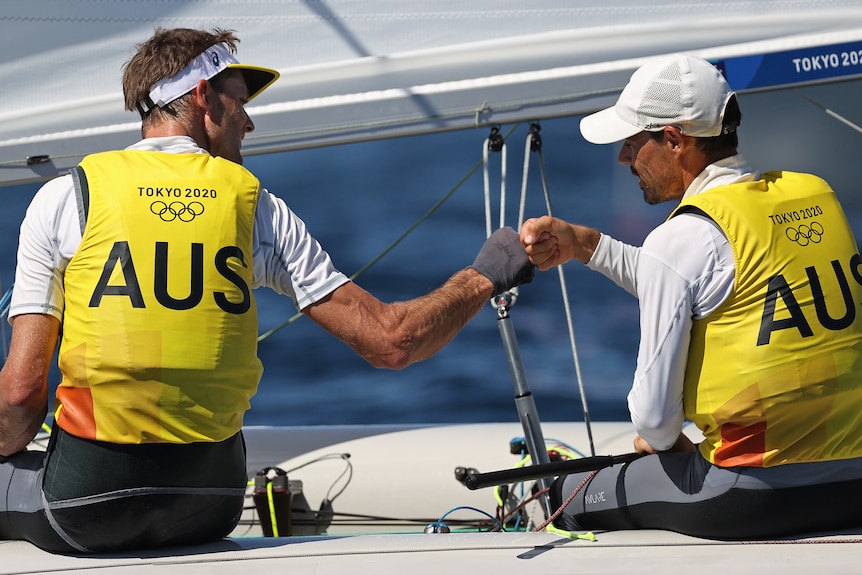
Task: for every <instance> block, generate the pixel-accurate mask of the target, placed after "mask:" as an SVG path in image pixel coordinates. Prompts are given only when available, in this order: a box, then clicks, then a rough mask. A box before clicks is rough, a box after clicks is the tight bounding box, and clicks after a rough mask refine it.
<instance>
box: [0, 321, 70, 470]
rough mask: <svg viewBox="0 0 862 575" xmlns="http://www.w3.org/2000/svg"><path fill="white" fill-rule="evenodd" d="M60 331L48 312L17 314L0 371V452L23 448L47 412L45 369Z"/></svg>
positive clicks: (47, 368)
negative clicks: (5, 358)
mask: <svg viewBox="0 0 862 575" xmlns="http://www.w3.org/2000/svg"><path fill="white" fill-rule="evenodd" d="M59 333H60V322H59V320H57V318H55V317H52V316H49V315H41V314H26V315H20V316H17V317H16V318H15V319H14V320H13V325H12V342H11V344H10V346H9V358H8V359H7V360H6V363H5V364H4V365H3V369H2V371H0V456H4V457H7V456H10V455H12V454H14V453H17V452H18V451H21V450H22V449H24V448H26V447H27V445H28V444H29V443H30V441H32V440H33V438H34V437H35V436H36V433H37V432H38V431H39V429H40V427H41V426H42V423H43V422H44V421H45V416H46V415H47V413H48V371H49V369H50V367H51V362H52V360H53V357H54V349H55V348H56V345H57V338H58V337H59Z"/></svg>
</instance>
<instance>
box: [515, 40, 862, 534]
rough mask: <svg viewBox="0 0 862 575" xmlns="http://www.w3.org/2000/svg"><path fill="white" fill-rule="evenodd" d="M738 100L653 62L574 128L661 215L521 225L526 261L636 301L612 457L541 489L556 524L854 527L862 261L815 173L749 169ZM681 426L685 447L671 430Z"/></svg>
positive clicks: (859, 463) (861, 422) (700, 63)
mask: <svg viewBox="0 0 862 575" xmlns="http://www.w3.org/2000/svg"><path fill="white" fill-rule="evenodd" d="M740 120H741V114H740V112H739V107H738V104H737V97H736V95H735V94H734V93H733V92H732V91H731V89H730V87H729V86H728V84H727V82H726V81H725V80H724V78H723V76H722V75H721V73H720V72H719V71H718V70H717V69H716V68H715V67H714V66H713V65H712V64H710V63H709V62H707V61H705V60H702V59H700V58H694V57H690V56H685V55H671V56H666V57H661V58H656V59H654V60H652V61H650V62H648V63H647V64H645V65H644V66H642V67H641V68H640V69H638V70H637V71H636V72H635V73H634V74H633V75H632V77H631V79H630V81H629V83H628V84H627V85H626V87H625V88H624V90H623V91H622V93H621V94H620V97H619V99H618V101H617V103H616V105H615V106H613V107H611V108H608V109H606V110H602V111H600V112H597V113H595V114H593V115H590V116H587V117H585V118H584V119H583V120H582V121H581V133H582V134H583V135H584V137H585V138H586V139H587V140H588V141H590V142H593V143H597V144H607V143H612V142H618V141H622V142H623V144H622V149H621V151H620V155H619V161H620V162H621V163H622V164H624V165H627V166H629V167H630V168H631V172H632V174H633V175H634V176H635V177H637V179H638V183H639V185H640V188H641V190H643V194H644V199H645V200H646V201H647V202H648V203H650V204H657V203H659V202H664V201H669V200H676V201H679V202H680V203H679V206H678V207H677V208H676V209H675V210H674V212H673V213H672V214H671V216H670V217H669V218H668V219H667V221H666V222H664V223H663V224H661V225H660V226H658V227H657V228H656V229H655V230H653V231H652V232H651V233H650V234H649V235H648V236H647V238H646V239H645V241H644V243H643V246H642V247H640V248H638V247H635V246H630V245H626V244H623V243H622V242H619V241H618V240H615V239H613V238H611V237H609V236H607V235H604V234H601V233H599V232H598V231H596V230H594V229H591V228H588V227H585V226H580V225H576V224H570V223H567V222H564V221H562V220H559V219H555V218H551V217H542V218H538V219H533V220H529V221H527V222H525V224H524V226H523V228H522V231H521V240H522V243H523V244H524V245H525V246H526V249H527V252H528V253H529V254H530V257H531V261H532V262H533V263H535V264H536V265H537V266H538V267H539V269H541V270H546V269H549V268H551V267H553V266H557V265H560V264H563V263H565V262H566V261H569V260H571V259H577V260H579V261H581V262H584V263H586V264H587V266H588V267H590V268H592V269H594V270H597V271H599V272H601V273H602V274H604V275H606V276H607V277H608V278H610V279H611V280H613V281H614V282H615V283H617V285H619V286H620V287H622V288H624V289H625V290H627V291H628V292H629V293H631V294H633V295H635V296H636V297H638V300H639V304H640V324H641V341H640V348H639V351H638V360H637V369H636V371H635V375H634V381H633V384H632V388H631V391H630V392H629V395H628V405H629V411H630V414H631V418H632V422H633V423H634V426H635V429H636V431H637V434H638V435H637V437H636V439H635V441H634V446H635V450H636V451H638V452H642V453H644V454H645V455H646V456H645V457H641V458H640V459H637V460H635V461H633V462H631V463H629V464H627V465H618V466H614V467H611V468H607V469H604V470H601V471H599V472H597V473H596V474H595V475H594V476H588V475H586V474H573V475H569V476H563V477H560V478H558V479H557V480H556V481H555V482H554V484H553V486H552V488H551V491H552V493H551V498H552V501H553V502H555V503H556V504H557V506H560V505H562V504H563V503H564V502H565V501H566V500H568V499H569V497H570V495H571V494H572V493H573V492H574V491H577V490H578V488H579V486H580V485H581V483H582V482H584V480H585V479H586V482H585V484H584V486H583V488H582V490H581V491H579V492H578V493H577V496H575V497H574V498H573V499H572V500H571V502H570V503H568V505H567V506H566V508H565V510H564V511H563V513H562V515H561V516H560V517H559V518H558V519H557V520H556V525H557V526H558V527H560V528H563V529H570V530H577V529H638V528H642V529H669V530H673V531H678V532H681V533H687V534H690V535H696V536H703V537H714V538H721V539H745V538H769V537H780V536H787V535H795V534H800V533H805V532H813V531H824V530H834V529H843V528H852V527H858V526H860V525H862V516H860V515H859V512H858V510H859V509H860V508H862V419H860V415H859V414H862V318H860V317H859V316H860V313H859V311H860V310H858V306H859V302H862V274H860V271H859V269H860V268H859V265H860V263H862V260H860V257H859V250H858V248H857V245H856V240H855V238H854V237H853V233H852V232H851V230H850V227H849V225H848V223H847V220H846V218H845V216H844V213H843V211H842V209H841V206H840V205H839V203H838V201H837V199H836V197H835V194H834V193H833V191H832V190H831V189H830V188H829V186H828V185H827V184H826V183H825V182H824V181H823V180H821V179H819V178H817V177H815V176H811V175H807V174H798V173H792V172H767V173H764V174H762V175H761V174H758V173H756V172H754V171H753V170H752V169H751V168H750V167H749V166H748V164H747V163H746V162H745V160H744V159H743V158H742V156H741V155H739V154H738V153H737V135H736V128H737V126H738V125H739V123H740ZM685 420H690V421H692V422H693V423H694V424H696V425H697V427H698V428H699V429H700V431H701V432H702V435H703V437H704V439H703V440H702V441H701V442H700V443H699V444H698V445H695V444H694V443H693V442H692V441H691V440H690V439H689V438H688V437H687V436H686V435H685V434H684V433H683V431H682V430H683V422H684V421H685Z"/></svg>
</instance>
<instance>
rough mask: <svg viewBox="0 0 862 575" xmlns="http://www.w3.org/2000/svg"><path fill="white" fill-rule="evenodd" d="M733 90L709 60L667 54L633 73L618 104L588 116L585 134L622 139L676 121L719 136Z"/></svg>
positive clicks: (687, 129)
mask: <svg viewBox="0 0 862 575" xmlns="http://www.w3.org/2000/svg"><path fill="white" fill-rule="evenodd" d="M733 95H734V92H733V91H732V90H731V89H730V86H729V85H728V83H727V81H726V80H725V79H724V76H722V74H721V72H720V71H719V70H718V68H716V67H715V66H713V65H712V64H710V63H709V62H707V61H706V60H703V59H701V58H696V57H694V56H687V55H683V54H672V55H670V56H663V57H661V58H656V59H655V60H652V61H650V62H647V63H646V64H644V65H643V66H641V67H640V68H638V69H637V70H636V71H635V73H634V74H632V77H631V79H630V80H629V83H628V84H627V85H626V87H625V88H623V91H622V93H621V94H620V97H619V99H618V100H617V103H616V104H615V105H614V106H612V107H610V108H606V109H604V110H601V111H600V112H596V113H595V114H591V115H589V116H587V117H585V118H583V119H582V120H581V134H582V135H583V136H584V138H585V139H586V140H587V141H589V142H592V143H594V144H610V143H612V142H619V141H620V140H625V139H626V138H630V137H631V136H634V135H635V134H637V133H638V132H642V131H648V132H658V131H660V130H662V129H663V128H664V127H665V126H676V127H677V128H679V130H680V132H682V133H683V134H685V135H687V136H695V137H711V136H718V135H720V134H721V133H722V120H723V119H724V110H725V107H726V106H727V103H728V101H730V98H731V97H732V96H733ZM734 128H735V127H732V128H731V129H734Z"/></svg>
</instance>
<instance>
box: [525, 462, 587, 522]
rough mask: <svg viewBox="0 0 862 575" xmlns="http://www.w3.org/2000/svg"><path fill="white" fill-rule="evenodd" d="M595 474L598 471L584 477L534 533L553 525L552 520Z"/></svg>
mask: <svg viewBox="0 0 862 575" xmlns="http://www.w3.org/2000/svg"><path fill="white" fill-rule="evenodd" d="M596 473H598V470H596V471H591V472H590V474H589V475H587V476H586V477H584V479H583V481H581V482H580V483H579V484H578V486H577V487H575V489H574V490H573V491H572V493H571V495H569V496H568V497H567V498H566V500H565V501H563V504H562V505H560V506H559V507H558V508H557V510H556V511H554V512H553V513H552V514H551V516H550V517H548V518H547V519H546V520H545V522H544V523H542V524H541V525H539V526H538V527H536V531H542V530H544V529H546V528H547V527H548V525H550V524H551V523H553V522H554V519H556V518H557V517H559V516H560V514H561V513H562V512H563V510H564V509H565V508H566V507H567V506H568V505H569V503H571V502H572V500H574V498H575V496H576V495H577V494H578V493H579V492H580V491H581V489H583V488H584V485H586V484H587V483H589V482H590V480H591V479H592V478H593V477H595V475H596Z"/></svg>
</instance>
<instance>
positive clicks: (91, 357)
mask: <svg viewBox="0 0 862 575" xmlns="http://www.w3.org/2000/svg"><path fill="white" fill-rule="evenodd" d="M80 169H81V170H82V173H83V174H85V176H86V177H85V179H83V180H82V181H83V182H84V185H83V186H79V188H81V189H79V206H80V207H81V209H82V211H83V212H86V216H85V217H86V227H85V228H84V231H83V238H82V240H81V245H80V247H79V249H78V251H77V253H76V254H75V255H74V257H73V258H72V259H71V261H70V262H69V265H68V267H67V269H66V273H65V278H64V285H65V290H66V292H65V298H66V310H65V315H64V318H63V335H62V340H61V345H60V353H59V366H60V371H61V373H62V381H61V383H60V385H59V387H58V390H57V408H56V420H57V423H58V424H59V425H60V426H61V427H62V428H63V429H64V430H66V431H68V432H69V433H72V434H74V435H77V436H79V437H84V438H88V439H97V440H102V441H110V442H116V443H157V442H172V443H190V442H195V441H221V440H224V439H226V438H228V437H230V436H232V435H234V434H235V433H236V432H237V431H239V430H240V428H241V427H242V420H243V414H244V412H245V411H246V410H247V409H248V407H249V399H250V398H251V396H252V395H253V394H254V393H255V391H256V389H257V385H258V383H259V380H260V376H261V373H262V368H261V364H260V361H259V360H258V358H257V310H256V306H255V301H254V297H253V295H252V292H251V284H252V274H253V272H252V229H253V222H254V213H255V209H256V205H257V199H258V192H259V186H260V184H259V182H258V180H257V179H256V178H255V177H254V176H253V175H252V174H251V173H250V172H249V171H248V170H246V169H245V168H243V167H242V166H240V165H238V164H235V163H233V162H230V161H228V160H224V159H222V158H216V157H212V156H209V155H204V154H168V153H162V152H147V151H121V152H106V153H102V154H95V155H92V156H89V157H87V158H85V159H84V161H83V162H82V163H81V165H80ZM80 173H81V172H79V174H80ZM82 221H83V219H82Z"/></svg>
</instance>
